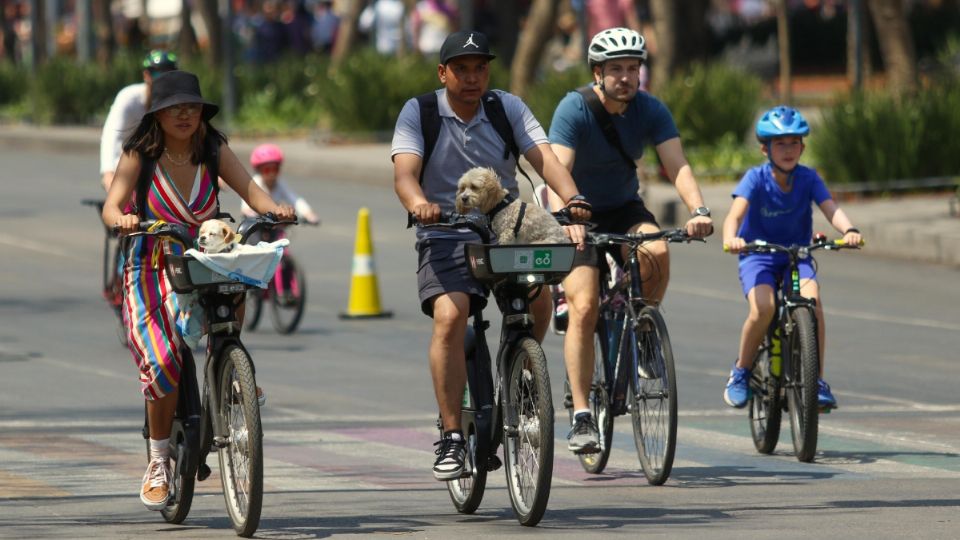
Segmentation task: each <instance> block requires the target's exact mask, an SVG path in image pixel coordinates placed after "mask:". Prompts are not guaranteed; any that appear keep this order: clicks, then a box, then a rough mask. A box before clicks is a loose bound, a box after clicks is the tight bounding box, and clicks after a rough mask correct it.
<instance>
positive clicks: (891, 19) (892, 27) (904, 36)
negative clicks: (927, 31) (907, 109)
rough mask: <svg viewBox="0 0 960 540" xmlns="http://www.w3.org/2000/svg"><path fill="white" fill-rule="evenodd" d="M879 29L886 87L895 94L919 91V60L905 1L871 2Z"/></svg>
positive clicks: (884, 0) (878, 0) (877, 0)
mask: <svg viewBox="0 0 960 540" xmlns="http://www.w3.org/2000/svg"><path fill="white" fill-rule="evenodd" d="M867 5H869V6H870V14H871V15H872V17H873V24H874V26H876V29H877V36H878V38H879V42H880V54H881V55H882V56H883V67H884V71H885V72H886V75H887V87H888V88H890V90H891V91H893V92H894V93H896V94H904V93H909V92H912V91H913V90H916V88H917V60H916V53H915V52H914V49H913V36H912V35H911V32H910V25H909V22H908V21H907V16H906V10H905V9H904V2H903V0H868V3H867Z"/></svg>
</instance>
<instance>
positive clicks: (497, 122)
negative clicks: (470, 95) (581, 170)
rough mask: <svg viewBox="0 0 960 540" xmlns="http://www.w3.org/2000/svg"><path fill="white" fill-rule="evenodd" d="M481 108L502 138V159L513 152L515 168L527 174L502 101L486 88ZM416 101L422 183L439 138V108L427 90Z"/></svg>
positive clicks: (432, 93) (435, 94)
mask: <svg viewBox="0 0 960 540" xmlns="http://www.w3.org/2000/svg"><path fill="white" fill-rule="evenodd" d="M481 102H482V103H483V110H484V112H486V114H487V119H489V120H490V123H491V124H492V125H493V129H495V130H496V132H497V135H499V136H500V138H501V139H503V142H504V150H503V159H507V158H508V157H510V155H511V154H513V158H514V161H516V162H517V169H518V170H519V171H520V173H521V174H523V175H524V176H526V177H527V178H530V177H529V176H527V173H526V171H524V170H523V169H522V168H521V167H520V148H519V147H518V146H517V141H516V139H515V138H514V136H513V127H512V126H511V125H510V120H509V119H508V118H507V112H506V111H505V110H504V109H503V103H502V102H501V101H500V97H499V96H497V94H496V93H495V92H494V91H492V90H487V91H486V92H485V93H484V94H483V99H482V100H481ZM417 103H418V104H419V105H420V131H421V132H422V133H423V162H422V164H421V166H420V183H421V184H422V183H423V172H424V171H425V170H426V169H427V161H428V160H429V159H430V156H431V155H432V154H433V149H434V148H435V147H436V145H437V139H439V138H440V122H441V120H440V108H439V105H438V104H437V93H436V92H429V93H426V94H423V95H421V96H417Z"/></svg>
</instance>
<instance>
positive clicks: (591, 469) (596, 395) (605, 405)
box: [568, 326, 613, 474]
mask: <svg viewBox="0 0 960 540" xmlns="http://www.w3.org/2000/svg"><path fill="white" fill-rule="evenodd" d="M606 338H607V336H606V332H605V331H604V330H602V329H601V327H600V326H598V327H597V331H596V332H595V333H594V346H593V350H594V361H593V383H592V384H591V385H590V395H589V402H590V413H591V414H592V415H593V418H594V420H596V422H597V432H598V435H599V437H600V451H599V452H595V453H593V454H578V455H577V458H578V459H579V460H580V466H581V467H583V470H584V471H586V472H588V473H590V474H600V473H602V472H603V469H605V468H606V467H607V461H608V460H609V459H610V449H611V448H612V445H613V413H611V412H610V393H609V392H607V376H606V369H605V366H604V363H605V362H606V360H605V357H606V353H605V351H606V345H605V344H604V340H606ZM568 412H569V413H570V425H571V426H573V420H574V418H573V407H570V408H569V409H568Z"/></svg>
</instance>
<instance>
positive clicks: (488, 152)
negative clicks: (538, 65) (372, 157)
mask: <svg viewBox="0 0 960 540" xmlns="http://www.w3.org/2000/svg"><path fill="white" fill-rule="evenodd" d="M436 92H437V105H438V110H439V112H440V120H441V122H440V135H439V136H438V137H437V144H436V146H435V147H434V149H433V153H432V154H431V155H430V160H429V161H428V162H427V167H426V169H425V170H424V174H423V185H422V188H423V194H424V196H426V198H427V200H428V201H430V202H433V203H437V204H439V205H440V208H441V209H442V210H443V211H445V212H449V211H453V210H454V198H455V196H456V192H457V180H459V179H460V176H461V175H463V173H465V172H466V171H467V170H468V169H471V168H473V167H492V168H493V169H494V170H495V171H497V174H498V175H499V176H500V179H501V181H502V183H503V187H505V188H507V189H508V190H510V192H511V193H512V194H513V195H514V196H517V195H518V189H517V179H516V163H515V162H514V160H513V156H512V155H508V156H507V158H506V159H504V157H503V154H504V148H505V143H504V142H503V140H502V139H501V138H500V136H499V135H497V130H496V129H494V127H493V124H491V123H490V120H489V119H488V118H487V115H486V112H485V111H484V110H483V107H480V110H479V111H478V112H477V114H476V116H474V117H473V118H472V119H471V120H470V121H469V122H464V121H463V120H461V119H460V118H459V117H458V116H457V115H456V113H454V112H453V109H451V108H450V104H449V103H447V95H446V94H447V91H446V89H445V88H441V89H439V90H437V91H436ZM494 92H496V93H497V95H498V96H499V97H500V101H501V102H502V103H503V109H504V111H505V112H506V114H507V120H509V121H510V125H511V126H512V127H513V137H514V140H516V141H517V146H518V147H519V148H520V153H526V152H527V151H528V150H530V149H531V148H533V147H534V146H536V145H539V144H544V143H547V142H548V140H547V135H546V133H544V131H543V128H542V127H541V126H540V122H537V119H536V118H534V116H533V113H532V112H530V109H529V108H528V107H527V106H526V104H524V103H523V101H521V100H520V98H518V97H517V96H514V95H513V94H509V93H507V92H504V91H502V90H494ZM397 154H416V155H418V156H420V157H421V158H422V157H423V131H422V130H421V128H420V104H419V103H418V102H417V100H416V98H412V99H410V100H408V101H407V102H406V104H404V106H403V110H401V111H400V116H399V117H397V127H396V129H394V131H393V149H392V151H391V154H390V156H391V158H392V157H393V156H396V155H397Z"/></svg>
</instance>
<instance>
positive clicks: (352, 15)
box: [330, 0, 366, 70]
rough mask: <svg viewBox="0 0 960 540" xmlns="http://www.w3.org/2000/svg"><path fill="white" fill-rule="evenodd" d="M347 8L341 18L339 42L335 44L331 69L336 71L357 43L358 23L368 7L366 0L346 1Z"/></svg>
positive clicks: (338, 32)
mask: <svg viewBox="0 0 960 540" xmlns="http://www.w3.org/2000/svg"><path fill="white" fill-rule="evenodd" d="M344 3H345V4H346V7H345V8H344V11H343V16H342V17H340V29H339V30H338V31H337V41H336V43H334V44H333V54H332V55H331V61H330V69H331V70H335V69H336V68H337V66H339V65H340V63H341V62H343V59H344V58H346V57H347V56H348V55H349V54H350V52H351V51H352V50H353V46H354V44H355V43H356V41H357V21H358V20H359V19H360V13H361V12H362V11H363V8H364V6H365V5H366V1H365V0H345V2H344Z"/></svg>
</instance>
